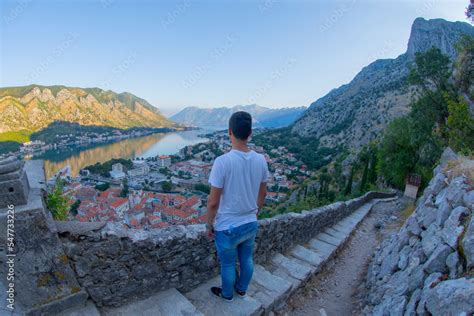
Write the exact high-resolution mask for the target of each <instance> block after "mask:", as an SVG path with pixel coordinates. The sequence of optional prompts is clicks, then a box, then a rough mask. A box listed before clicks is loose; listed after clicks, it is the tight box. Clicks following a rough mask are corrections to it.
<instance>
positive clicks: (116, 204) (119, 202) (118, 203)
mask: <svg viewBox="0 0 474 316" xmlns="http://www.w3.org/2000/svg"><path fill="white" fill-rule="evenodd" d="M125 203H128V199H127V198H120V199H117V200H115V201H113V202H112V203H110V206H111V207H113V208H117V207H119V206H122V205H123V204H125Z"/></svg>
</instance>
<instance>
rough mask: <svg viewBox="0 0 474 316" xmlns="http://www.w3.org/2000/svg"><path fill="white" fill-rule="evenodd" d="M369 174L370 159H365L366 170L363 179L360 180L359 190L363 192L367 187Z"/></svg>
mask: <svg viewBox="0 0 474 316" xmlns="http://www.w3.org/2000/svg"><path fill="white" fill-rule="evenodd" d="M368 175H369V160H368V159H365V161H364V172H363V173H362V179H361V181H360V188H359V191H360V192H361V193H362V192H364V191H365V189H366V188H367V179H368Z"/></svg>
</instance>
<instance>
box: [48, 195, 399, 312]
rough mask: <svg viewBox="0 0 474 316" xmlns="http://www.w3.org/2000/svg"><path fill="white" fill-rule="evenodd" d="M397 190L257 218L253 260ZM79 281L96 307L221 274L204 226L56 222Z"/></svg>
mask: <svg viewBox="0 0 474 316" xmlns="http://www.w3.org/2000/svg"><path fill="white" fill-rule="evenodd" d="M391 196H394V194H393V193H377V192H369V193H367V194H365V195H364V196H362V197H360V198H357V199H353V200H350V201H346V202H338V203H334V204H331V205H328V206H325V207H321V208H317V209H314V210H311V211H303V212H302V213H300V214H296V213H289V214H284V215H279V216H275V217H273V218H269V219H263V220H259V231H258V235H257V240H256V247H255V261H256V262H257V263H264V262H265V261H267V260H268V259H269V258H270V257H271V255H272V254H273V253H275V252H283V253H284V252H285V251H286V250H288V249H290V248H291V247H293V246H295V245H297V244H301V243H304V242H307V241H309V240H310V239H311V238H313V237H315V236H316V235H317V234H318V233H319V232H320V231H321V230H322V229H323V228H325V227H327V226H330V225H334V224H335V223H336V222H337V221H339V220H341V219H342V218H344V217H345V216H347V215H348V214H350V213H351V212H353V211H354V210H356V209H357V208H359V207H360V206H362V205H363V204H364V203H366V202H368V201H370V200H371V199H374V198H383V197H391ZM57 228H58V232H59V236H60V240H61V242H62V244H63V248H64V250H65V253H66V255H67V257H68V260H69V263H70V264H71V267H72V268H73V270H74V271H75V273H76V276H77V280H78V281H79V284H80V285H81V287H82V288H83V289H85V290H86V291H87V292H88V293H89V295H90V297H91V298H92V300H93V301H94V302H95V303H96V304H97V305H98V306H119V305H122V304H125V303H126V302H127V301H131V300H134V299H136V298H140V297H146V296H150V295H151V294H153V293H156V292H159V291H161V290H164V289H167V288H172V287H175V288H177V289H179V290H182V291H188V290H190V289H192V288H194V287H196V286H197V285H198V284H200V283H202V282H203V281H207V280H209V279H210V278H212V277H214V276H215V275H217V274H218V263H217V258H216V251H215V247H214V244H213V240H211V239H210V238H209V237H208V236H207V235H206V234H205V227H204V225H192V226H173V227H169V228H166V229H159V230H151V231H143V230H142V231H137V230H125V229H123V228H121V227H120V226H118V225H113V224H110V223H109V224H107V225H104V224H101V223H77V222H57Z"/></svg>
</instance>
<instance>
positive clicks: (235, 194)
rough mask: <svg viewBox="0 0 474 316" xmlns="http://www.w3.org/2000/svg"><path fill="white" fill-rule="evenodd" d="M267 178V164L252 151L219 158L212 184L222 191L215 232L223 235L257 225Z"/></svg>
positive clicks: (233, 151) (232, 151)
mask: <svg viewBox="0 0 474 316" xmlns="http://www.w3.org/2000/svg"><path fill="white" fill-rule="evenodd" d="M267 178H268V166H267V161H266V160H265V157H264V156H263V155H261V154H257V153H256V152H255V151H253V150H251V151H249V152H243V151H240V150H235V149H232V150H231V151H229V152H228V153H226V154H224V155H222V156H219V157H217V158H216V160H215V161H214V165H213V166H212V170H211V175H210V176H209V183H210V184H211V185H212V186H213V187H216V188H223V190H222V195H221V200H220V204H219V209H218V210H217V215H216V218H215V221H214V229H215V230H216V231H221V230H226V229H229V228H230V227H231V226H232V227H237V226H240V225H243V224H246V223H250V222H254V221H256V220H257V211H258V206H257V196H258V191H259V189H260V184H261V183H262V182H267Z"/></svg>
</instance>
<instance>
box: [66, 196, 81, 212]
mask: <svg viewBox="0 0 474 316" xmlns="http://www.w3.org/2000/svg"><path fill="white" fill-rule="evenodd" d="M79 206H81V200H76V201H75V202H74V203H73V204H72V205H71V209H70V210H69V212H70V213H71V215H72V216H77V210H78V209H79Z"/></svg>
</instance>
